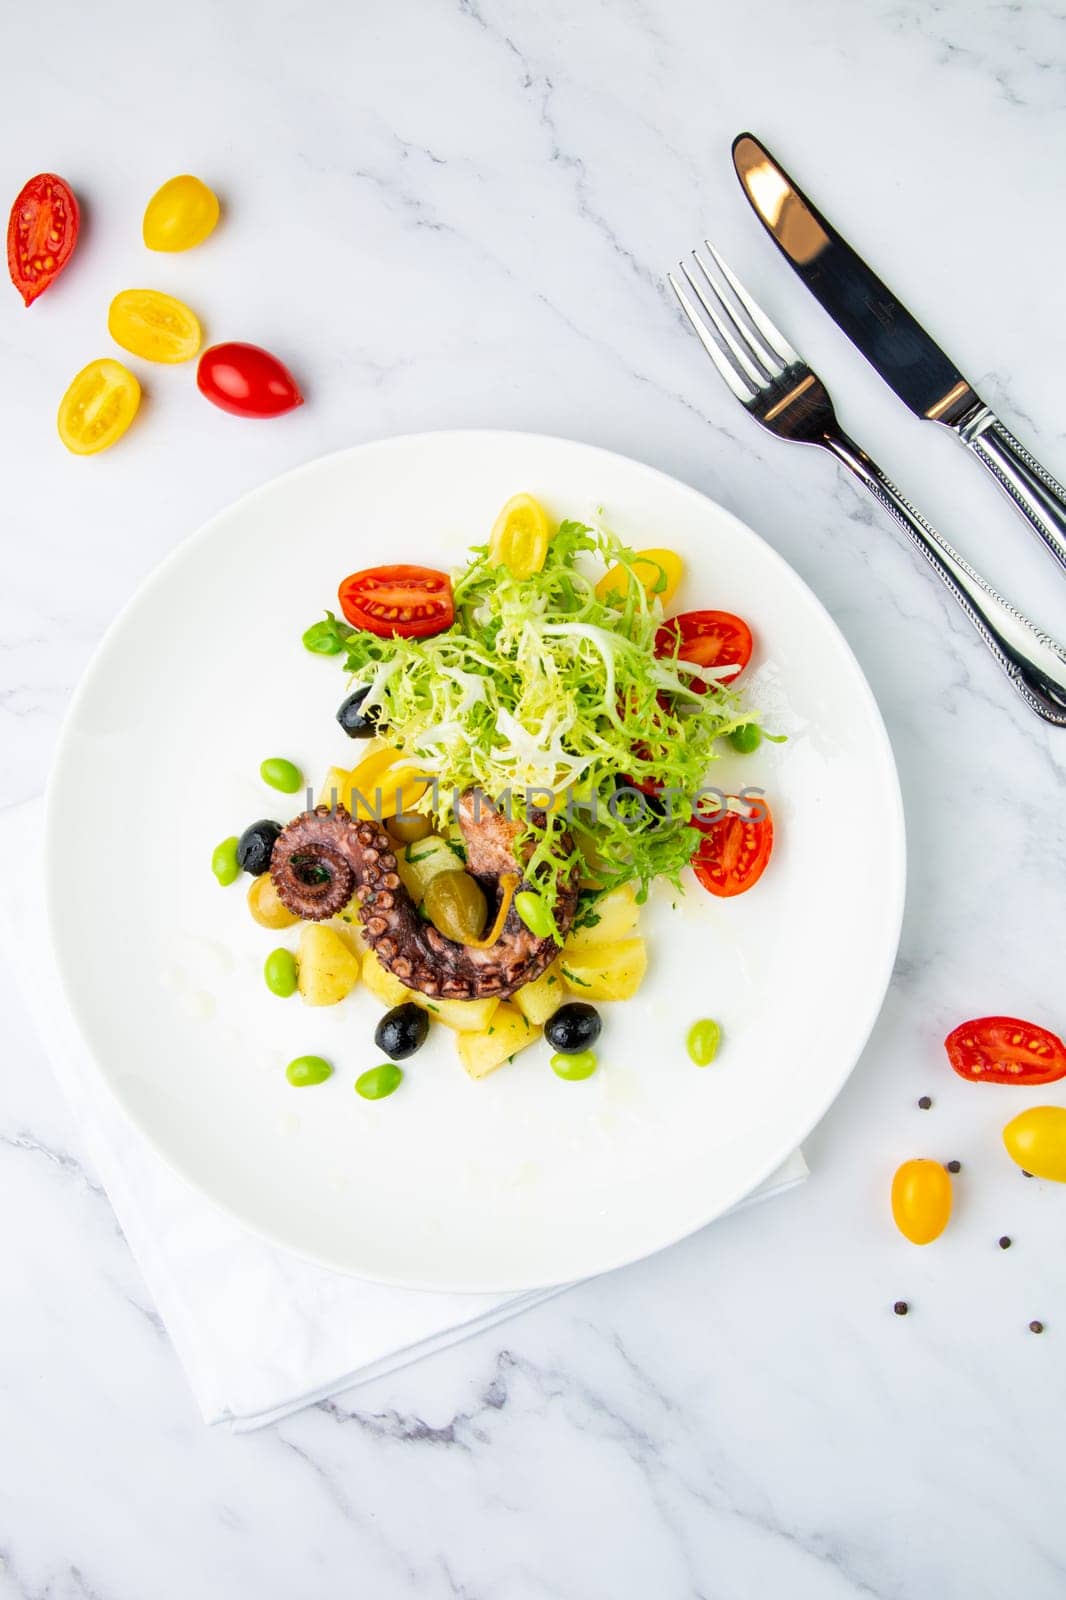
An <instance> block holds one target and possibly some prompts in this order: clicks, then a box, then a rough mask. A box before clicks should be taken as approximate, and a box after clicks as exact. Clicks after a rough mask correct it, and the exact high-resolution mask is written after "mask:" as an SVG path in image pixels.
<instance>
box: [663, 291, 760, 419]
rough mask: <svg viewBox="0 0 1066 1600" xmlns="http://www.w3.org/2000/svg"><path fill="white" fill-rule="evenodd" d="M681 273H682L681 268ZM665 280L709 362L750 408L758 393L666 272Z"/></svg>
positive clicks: (740, 399) (738, 397) (739, 398)
mask: <svg viewBox="0 0 1066 1600" xmlns="http://www.w3.org/2000/svg"><path fill="white" fill-rule="evenodd" d="M682 271H684V269H683V268H682ZM685 276H686V278H687V277H688V273H687V272H686V273H685ZM666 278H667V282H668V283H669V285H670V287H671V289H672V290H673V291H674V293H675V294H676V295H677V298H678V300H679V301H680V303H681V309H682V311H683V312H684V313H685V315H686V317H687V318H688V320H689V321H690V322H691V324H692V328H693V332H694V333H695V335H696V337H697V338H698V339H699V341H700V344H702V346H703V348H704V349H705V350H706V352H707V354H708V355H709V356H710V358H711V360H712V361H713V362H714V364H715V366H716V367H717V368H718V371H719V373H720V375H721V376H722V377H723V378H724V379H725V381H726V383H727V384H728V385H729V387H730V388H731V389H732V391H733V393H734V394H735V395H736V397H737V399H738V400H739V401H740V402H741V404H742V405H745V406H750V405H751V403H752V401H753V400H754V399H755V397H756V395H757V393H758V390H757V388H755V387H753V386H752V385H751V384H750V383H748V382H747V381H746V379H745V378H744V377H743V376H742V375H741V373H740V372H739V371H738V370H737V368H736V367H734V365H733V363H732V362H731V361H730V359H729V357H728V356H727V355H726V353H725V351H724V350H723V349H722V348H721V346H720V345H719V344H718V343H717V342H716V341H715V340H714V339H713V338H712V337H711V335H710V334H709V333H708V331H707V328H706V326H705V324H704V321H703V318H702V317H701V316H700V314H699V312H698V311H697V310H696V307H695V306H694V305H693V304H692V302H691V300H690V299H689V297H688V295H687V294H686V293H685V291H684V289H682V287H681V285H680V284H679V283H678V281H677V279H676V278H675V277H674V275H673V273H672V272H668V273H667V274H666ZM690 281H691V280H690Z"/></svg>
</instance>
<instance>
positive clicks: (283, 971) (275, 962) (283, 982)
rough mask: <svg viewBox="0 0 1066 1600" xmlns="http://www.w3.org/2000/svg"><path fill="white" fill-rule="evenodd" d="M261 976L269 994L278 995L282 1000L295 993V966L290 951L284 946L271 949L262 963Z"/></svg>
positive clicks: (294, 958)
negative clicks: (264, 980)
mask: <svg viewBox="0 0 1066 1600" xmlns="http://www.w3.org/2000/svg"><path fill="white" fill-rule="evenodd" d="M263 977H264V978H265V979H266V986H267V988H268V989H269V990H270V992H271V994H276V995H280V996H281V998H282V999H283V1000H287V999H288V998H289V996H290V994H295V993H296V979H297V967H296V957H295V956H294V955H293V953H292V951H291V950H286V949H285V948H284V947H282V948H280V949H278V950H271V952H270V954H269V955H268V956H267V958H266V960H265V961H264V963H263Z"/></svg>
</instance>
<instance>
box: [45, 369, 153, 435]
mask: <svg viewBox="0 0 1066 1600" xmlns="http://www.w3.org/2000/svg"><path fill="white" fill-rule="evenodd" d="M140 403H141V386H140V384H139V383H138V382H137V379H136V378H135V377H134V376H133V373H132V372H131V371H130V370H129V368H128V367H124V366H123V365H122V362H121V361H109V360H108V359H107V358H106V357H104V358H103V359H102V360H100V361H90V362H89V365H88V366H87V367H83V368H82V370H81V371H80V372H79V373H78V376H77V377H76V378H75V379H74V381H73V383H72V384H71V385H70V388H69V389H68V390H67V392H66V394H65V395H64V396H63V398H62V400H61V401H60V402H59V416H58V417H57V419H56V422H57V426H58V428H59V437H60V438H61V439H62V441H63V443H64V444H65V445H66V447H67V449H68V450H72V451H73V452H74V454H75V455H76V456H94V455H95V454H96V453H97V451H98V450H106V449H107V448H108V446H109V445H113V444H114V443H115V441H116V439H121V438H122V435H123V434H124V433H125V431H126V429H127V428H128V427H129V425H130V423H131V422H132V421H133V419H134V417H135V416H136V415H137V407H138V406H139V405H140Z"/></svg>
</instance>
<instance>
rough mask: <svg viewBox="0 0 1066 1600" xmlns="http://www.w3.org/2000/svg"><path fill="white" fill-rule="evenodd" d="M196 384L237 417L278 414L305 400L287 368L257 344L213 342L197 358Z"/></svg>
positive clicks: (210, 398)
mask: <svg viewBox="0 0 1066 1600" xmlns="http://www.w3.org/2000/svg"><path fill="white" fill-rule="evenodd" d="M196 384H197V387H198V389H199V390H200V393H201V394H202V395H203V396H204V397H205V398H206V399H208V400H210V401H211V403H212V404H213V405H216V406H219V407H220V408H221V409H222V410H223V411H231V412H232V413H233V415H234V416H236V417H280V416H282V415H284V413H285V412H286V411H294V410H295V409H296V407H297V406H302V405H303V403H304V397H303V395H302V394H301V393H300V389H299V386H298V384H297V382H296V379H295V378H294V377H293V375H292V373H291V372H290V371H289V369H288V367H286V366H283V365H282V363H281V362H280V361H279V360H278V358H277V356H272V355H271V354H270V351H269V350H261V349H260V348H259V346H258V345H257V344H240V343H233V344H213V345H212V346H211V348H210V349H209V350H205V351H204V353H203V355H202V356H201V357H200V363H199V366H198V367H197V369H196Z"/></svg>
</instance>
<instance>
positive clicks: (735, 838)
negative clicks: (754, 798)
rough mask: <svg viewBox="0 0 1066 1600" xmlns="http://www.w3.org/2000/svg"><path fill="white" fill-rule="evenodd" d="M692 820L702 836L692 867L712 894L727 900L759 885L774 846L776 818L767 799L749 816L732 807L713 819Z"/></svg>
mask: <svg viewBox="0 0 1066 1600" xmlns="http://www.w3.org/2000/svg"><path fill="white" fill-rule="evenodd" d="M760 813H761V814H760ZM692 820H693V823H694V825H695V826H696V827H697V828H699V830H700V832H701V833H702V834H703V838H702V839H701V840H700V843H699V847H698V849H697V850H696V852H695V854H694V855H693V857H692V868H693V871H694V872H695V874H696V876H697V878H698V879H699V880H700V882H701V883H702V885H703V887H704V888H705V889H706V890H707V891H708V892H709V893H710V894H716V895H718V896H720V897H721V898H722V899H725V898H727V897H728V896H730V895H734V894H743V893H744V892H745V890H747V889H750V888H751V887H752V886H753V884H756V883H758V881H759V879H760V878H761V877H762V875H763V872H764V871H765V868H766V863H767V862H768V861H769V859H770V852H771V850H772V849H773V847H774V819H773V817H772V816H771V815H770V808H769V806H768V805H767V804H766V801H765V800H760V801H759V803H758V806H757V807H752V808H751V814H750V815H747V816H745V815H744V814H743V813H741V812H739V811H734V810H732V809H731V808H730V809H727V810H725V811H718V812H717V813H716V815H715V817H714V819H713V820H710V819H708V820H707V821H701V820H700V819H699V818H698V817H693V819H692Z"/></svg>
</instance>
